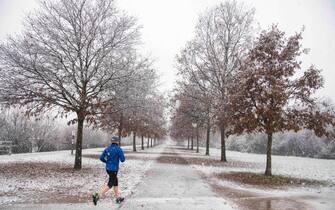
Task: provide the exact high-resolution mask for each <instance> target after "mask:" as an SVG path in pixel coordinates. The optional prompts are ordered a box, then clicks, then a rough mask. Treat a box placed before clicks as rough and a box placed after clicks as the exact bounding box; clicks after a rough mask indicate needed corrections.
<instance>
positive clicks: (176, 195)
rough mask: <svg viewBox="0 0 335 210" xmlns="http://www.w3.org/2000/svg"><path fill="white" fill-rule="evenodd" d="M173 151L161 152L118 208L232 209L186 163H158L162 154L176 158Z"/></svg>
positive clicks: (148, 209) (170, 148)
mask: <svg viewBox="0 0 335 210" xmlns="http://www.w3.org/2000/svg"><path fill="white" fill-rule="evenodd" d="M176 152H177V151H176V150H175V149H173V147H168V148H166V149H165V150H164V154H163V155H162V156H160V157H159V158H158V161H157V162H155V163H154V165H153V167H152V169H150V170H149V171H148V172H147V176H146V177H145V180H144V181H143V182H142V183H141V184H140V185H139V186H138V187H137V191H136V193H135V194H134V195H133V196H132V197H131V198H130V199H129V200H128V201H127V202H125V203H124V205H122V207H121V208H120V209H125V210H126V209H146V210H150V209H161V210H165V209H167V210H168V209H169V210H170V209H175V210H178V209H197V210H201V209H204V210H205V209H206V210H209V209H220V210H230V209H233V208H232V207H230V206H229V204H227V202H226V201H225V200H224V199H222V198H220V197H219V196H218V195H217V194H216V193H214V192H213V191H212V190H211V187H210V186H209V185H208V184H206V183H205V182H204V181H203V180H202V179H201V177H200V175H199V174H198V173H197V172H196V170H195V169H194V168H192V167H190V166H189V165H187V164H186V165H182V164H175V163H173V162H171V163H160V161H159V160H163V161H164V158H165V157H164V156H165V154H169V153H171V155H172V156H173V155H178V154H177V153H176ZM171 155H167V156H166V157H171Z"/></svg>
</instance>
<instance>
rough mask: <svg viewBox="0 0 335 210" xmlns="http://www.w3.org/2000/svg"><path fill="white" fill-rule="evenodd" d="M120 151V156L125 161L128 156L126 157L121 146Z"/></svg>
mask: <svg viewBox="0 0 335 210" xmlns="http://www.w3.org/2000/svg"><path fill="white" fill-rule="evenodd" d="M119 153H120V156H119V157H120V161H121V162H124V161H125V160H126V158H125V157H124V153H123V150H122V149H121V148H120V152H119Z"/></svg>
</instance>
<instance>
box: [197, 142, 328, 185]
mask: <svg viewBox="0 0 335 210" xmlns="http://www.w3.org/2000/svg"><path fill="white" fill-rule="evenodd" d="M220 152H221V151H220V149H214V148H211V149H210V157H208V158H215V159H220V154H221V153H220ZM200 153H201V154H204V153H205V148H200ZM227 159H228V162H230V161H239V162H244V163H249V164H250V167H248V168H245V167H243V168H238V167H233V168H229V167H211V168H206V170H203V171H204V172H208V173H213V172H227V171H248V172H260V173H263V172H264V171H265V165H266V155H262V154H250V153H241V152H234V151H227ZM197 167H198V166H197ZM199 167H201V166H199ZM272 173H273V174H274V175H284V176H290V177H295V178H304V179H314V180H319V181H327V182H329V183H331V184H334V185H335V160H325V159H316V158H305V157H294V156H277V155H273V156H272Z"/></svg>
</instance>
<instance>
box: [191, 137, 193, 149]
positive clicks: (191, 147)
mask: <svg viewBox="0 0 335 210" xmlns="http://www.w3.org/2000/svg"><path fill="white" fill-rule="evenodd" d="M191 150H193V136H192V137H191Z"/></svg>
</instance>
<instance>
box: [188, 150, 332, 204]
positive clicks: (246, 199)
mask: <svg viewBox="0 0 335 210" xmlns="http://www.w3.org/2000/svg"><path fill="white" fill-rule="evenodd" d="M189 153H192V154H193V156H194V157H195V159H194V158H186V159H187V160H188V162H189V164H191V166H192V167H193V168H195V169H197V170H198V171H199V172H200V173H201V174H202V175H203V178H204V179H205V180H207V182H208V183H210V185H211V187H212V188H213V189H214V190H215V191H216V192H217V193H218V194H220V195H221V196H223V197H224V198H227V199H229V200H230V202H233V203H234V205H236V206H237V208H242V209H248V210H249V209H250V210H253V209H258V210H278V209H304V210H305V209H315V210H333V209H334V206H335V167H334V166H335V160H323V159H314V158H302V157H287V156H276V155H274V156H272V161H273V162H272V171H273V174H274V175H276V176H277V177H276V176H275V177H274V178H278V177H280V178H282V179H283V180H284V181H285V182H286V184H285V183H283V185H282V186H278V185H277V186H274V185H273V183H271V184H270V185H269V184H265V185H264V184H263V183H264V180H261V183H249V182H250V180H247V182H244V181H241V180H238V179H237V178H236V177H233V178H232V179H229V177H228V178H227V177H225V175H226V176H227V175H228V176H229V175H233V174H234V173H236V174H242V175H245V174H248V173H250V172H251V175H255V173H258V174H259V176H260V177H261V176H263V175H262V174H263V173H264V171H265V164H266V155H259V154H249V153H240V152H233V151H227V159H228V163H222V162H220V149H213V148H211V149H210V156H205V155H204V154H205V149H204V148H201V150H200V153H199V154H196V153H194V151H193V152H189ZM194 160H196V161H194ZM236 176H237V175H236ZM256 176H257V175H256ZM244 178H245V177H244ZM299 179H302V180H299ZM306 179H307V180H306ZM294 180H296V181H297V180H298V181H297V182H296V183H294ZM311 180H312V181H311ZM313 180H316V181H313ZM270 181H271V182H272V181H273V180H270ZM291 181H292V182H293V183H292V182H291ZM320 183H322V184H321V185H319V184H320ZM324 183H327V185H329V186H325V185H324ZM269 205H270V206H271V205H272V207H269Z"/></svg>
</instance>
